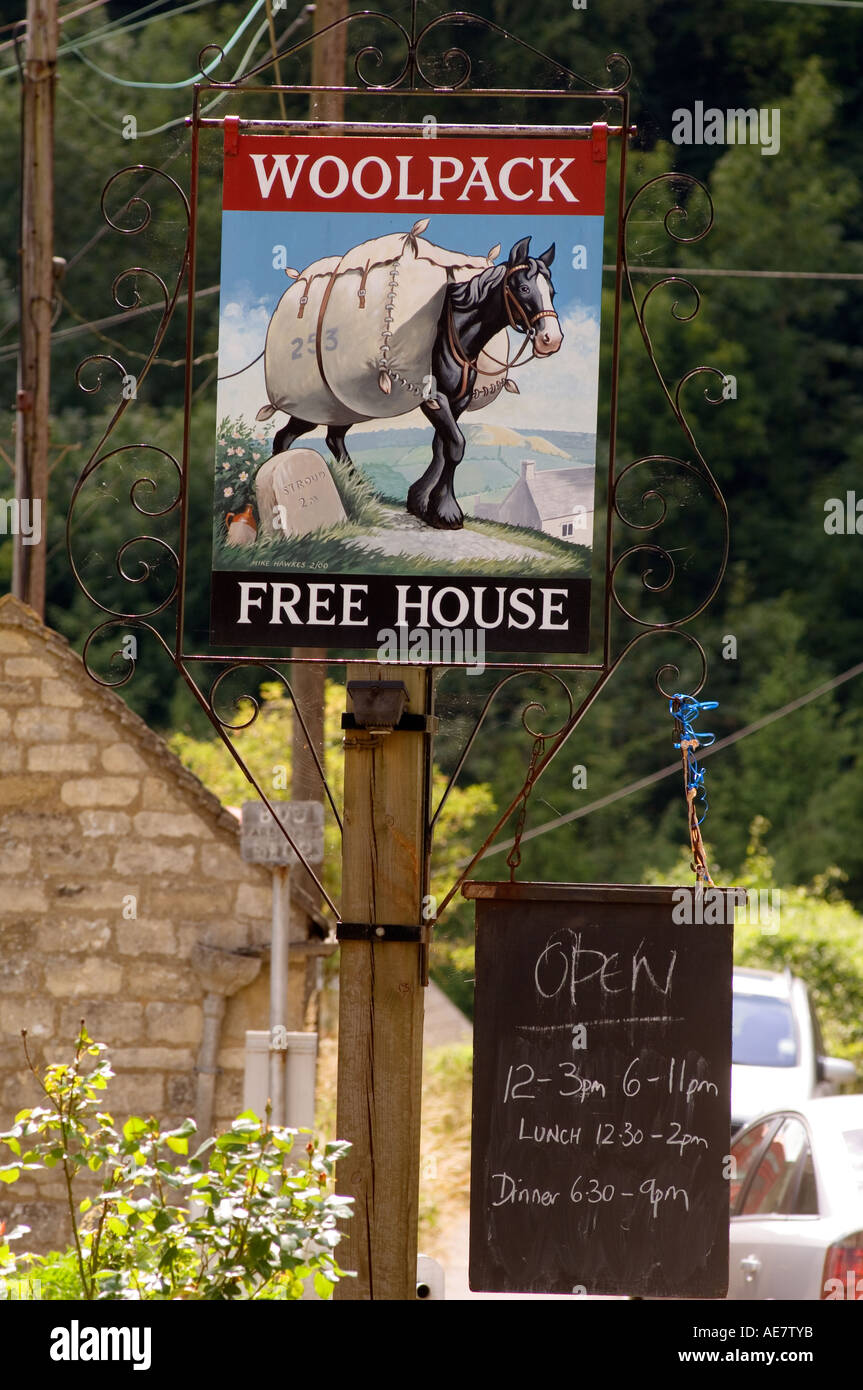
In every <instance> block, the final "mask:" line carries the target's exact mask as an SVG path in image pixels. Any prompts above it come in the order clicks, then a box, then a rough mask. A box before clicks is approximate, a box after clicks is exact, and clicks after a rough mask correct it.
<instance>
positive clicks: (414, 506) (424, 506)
mask: <svg viewBox="0 0 863 1390" xmlns="http://www.w3.org/2000/svg"><path fill="white" fill-rule="evenodd" d="M428 505H429V500H428V497H423V495H422V493H421V492H414V490H413V487H410V488H408V495H407V501H406V502H405V510H406V511H409V512H410V514H411V516H415V517H416V518H417V520H418V521H426V520H427V519H428Z"/></svg>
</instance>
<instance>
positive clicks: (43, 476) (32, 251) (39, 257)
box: [12, 0, 58, 618]
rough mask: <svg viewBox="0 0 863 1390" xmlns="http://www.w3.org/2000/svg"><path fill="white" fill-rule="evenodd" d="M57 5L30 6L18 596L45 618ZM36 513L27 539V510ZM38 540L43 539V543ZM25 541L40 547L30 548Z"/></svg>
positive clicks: (51, 1) (36, 0)
mask: <svg viewBox="0 0 863 1390" xmlns="http://www.w3.org/2000/svg"><path fill="white" fill-rule="evenodd" d="M57 33H58V23H57V0H27V39H26V48H25V60H24V81H23V97H22V110H21V126H22V136H21V138H22V186H21V267H20V276H21V279H20V285H21V293H20V323H19V342H20V348H19V356H18V364H19V365H18V399H17V402H16V409H17V418H16V434H15V493H16V496H17V499H18V507H19V525H18V531H17V534H16V537H15V546H14V557H13V573H12V591H13V593H14V594H16V595H17V597H18V598H21V599H23V600H24V602H25V603H29V605H30V607H31V608H33V609H35V611H36V612H37V613H38V614H39V616H40V618H44V616H45V548H46V547H45V532H46V525H47V517H46V508H47V499H48V443H49V417H50V410H51V399H50V374H51V317H52V305H53V300H54V265H53V255H54V247H53V235H54V86H55V81H56V69H57ZM25 505H26V506H27V507H29V511H30V515H29V523H30V527H34V528H38V529H34V530H33V531H32V532H31V535H30V536H29V537H27V536H26V535H25V532H24V527H23V526H22V525H21V509H22V508H23V507H24V506H25ZM29 529H30V528H29V527H28V530H29ZM37 536H38V540H36V537H37ZM25 539H33V540H35V542H36V543H35V544H32V545H31V544H27V545H25V544H24V541H25Z"/></svg>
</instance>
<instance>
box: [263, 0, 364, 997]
mask: <svg viewBox="0 0 863 1390" xmlns="http://www.w3.org/2000/svg"><path fill="white" fill-rule="evenodd" d="M347 12H348V10H347V0H318V3H317V4H316V5H315V12H314V16H313V24H314V30H315V32H316V33H317V32H318V30H320V29H324V28H326V26H327V25H328V24H332V23H333V21H334V20H336V19H341V18H342V17H343V16H345V15H346V14H347ZM345 28H346V26H344V25H343V26H342V27H341V28H340V29H337V30H335V32H334V33H333V34H327V35H326V36H325V37H324V38H322V39H315V40H314V42H313V43H312V83H313V84H314V83H318V84H320V85H321V86H323V85H326V84H327V83H331V82H332V83H335V82H338V83H339V84H341V83H342V82H343V81H344V72H345V53H346V42H347V36H346V33H345ZM273 48H274V51H275V36H273ZM276 74H277V78H278V67H277V68H276ZM282 100H284V99H283V98H282ZM322 103H323V104H322ZM344 109H345V99H344V94H343V93H342V92H332V93H330V92H328V93H320V92H311V93H310V94H309V117H310V118H311V119H312V120H327V121H340V120H341V119H342V118H343V116H344ZM282 114H283V115H284V106H283V107H282ZM294 655H295V656H305V657H310V658H311V657H317V658H318V663H319V664H312V662H311V661H309V662H298V663H297V665H296V666H295V668H294V670H293V672H292V674H291V686H292V688H293V692H294V697H295V699H296V701H297V704H298V705H299V707H300V709H301V710H302V713H303V719H304V720H305V722H306V727H307V729H308V731H309V741H308V742H307V740H306V738H305V735H304V734H303V730H302V727H301V725H300V721H299V720H298V719H296V718H295V719H294V722H293V739H292V747H291V769H292V771H291V796H292V798H293V800H294V801H320V802H321V803H323V801H324V789H323V787H322V785H321V779H320V776H319V774H318V770H317V767H316V766H315V761H314V758H313V756H312V753H311V750H310V748H309V742H311V744H312V745H313V747H314V749H315V751H316V752H317V754H318V757H319V759H320V761H321V764H322V765H323V761H324V699H325V689H326V686H325V682H326V674H327V671H326V666H325V665H324V664H323V663H324V660H325V658H326V655H327V653H326V648H321V647H311V648H309V649H307V650H300V649H299V648H298V649H297V650H296V651H295V653H294ZM291 876H292V879H293V882H294V885H295V887H296V888H298V889H302V890H303V892H304V894H305V895H306V896H308V897H310V898H311V899H312V901H313V903H314V904H315V906H318V905H319V904H320V896H319V894H318V892H317V890H316V889H315V886H314V883H313V880H312V879H311V877H310V876H309V874H307V873H306V872H305V870H304V869H303V868H302V866H300V865H297V866H296V868H295V869H293V870H292V875H291ZM311 964H312V962H310V965H311ZM307 989H308V983H307Z"/></svg>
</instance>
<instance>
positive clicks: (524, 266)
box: [503, 261, 560, 338]
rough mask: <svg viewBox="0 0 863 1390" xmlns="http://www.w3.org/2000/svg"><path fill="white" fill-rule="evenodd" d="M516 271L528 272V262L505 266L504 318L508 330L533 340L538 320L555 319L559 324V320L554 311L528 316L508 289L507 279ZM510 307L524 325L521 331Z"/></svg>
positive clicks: (547, 310) (549, 310) (543, 311)
mask: <svg viewBox="0 0 863 1390" xmlns="http://www.w3.org/2000/svg"><path fill="white" fill-rule="evenodd" d="M517 270H530V261H519V262H518V263H517V265H508V266H507V268H506V274H505V275H504V277H503V305H504V308H505V309H506V317H507V320H508V322H509V326H510V328H514V329H515V331H516V333H521V332H524V333H526V334H527V336H528V338H533V337H534V336H535V333H536V329H535V328H534V326H533V325H534V324H535V323H537V322H538V321H539V319H557V321H558V323H560V319H559V318H558V314H557V310H556V309H541V310H540V312H539V313H538V314H528V312H527V310H526V309H525V308H524V307H523V306H522V304H521V302H520V300H519V299H518V298H517V296H516V295H514V294H513V292H512V290H511V289H510V287H509V277H510V276H511V275H514V274H515V272H516V271H517ZM512 305H514V306H515V308H516V309H517V310H518V312H519V314H520V316H521V321H522V323H523V324H524V328H523V329H522V328H520V327H519V325H518V324H517V323H516V321H515V319H514V318H513V316H512V308H511V306H512Z"/></svg>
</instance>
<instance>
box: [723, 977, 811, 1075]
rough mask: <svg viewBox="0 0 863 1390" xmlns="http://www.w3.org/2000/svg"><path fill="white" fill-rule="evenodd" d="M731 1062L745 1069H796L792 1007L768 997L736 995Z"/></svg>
mask: <svg viewBox="0 0 863 1390" xmlns="http://www.w3.org/2000/svg"><path fill="white" fill-rule="evenodd" d="M731 1060H732V1062H736V1063H738V1064H739V1065H740V1066H744V1067H796V1066H797V1060H798V1058H797V1039H796V1036H795V1033H794V1020H793V1017H792V1014H791V1005H790V1004H789V1003H788V1002H787V1000H785V999H773V998H771V997H770V996H769V995H761V994H735V995H734V1014H733V1024H732V1035H731Z"/></svg>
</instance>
